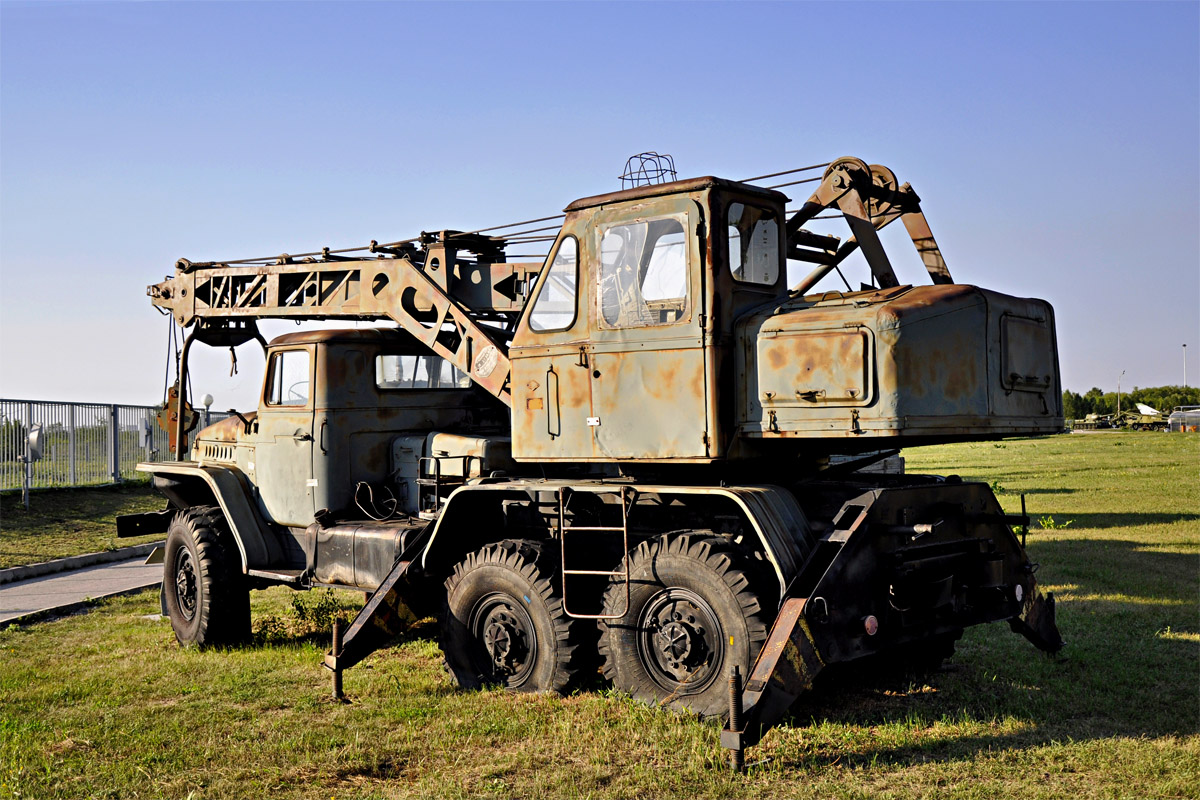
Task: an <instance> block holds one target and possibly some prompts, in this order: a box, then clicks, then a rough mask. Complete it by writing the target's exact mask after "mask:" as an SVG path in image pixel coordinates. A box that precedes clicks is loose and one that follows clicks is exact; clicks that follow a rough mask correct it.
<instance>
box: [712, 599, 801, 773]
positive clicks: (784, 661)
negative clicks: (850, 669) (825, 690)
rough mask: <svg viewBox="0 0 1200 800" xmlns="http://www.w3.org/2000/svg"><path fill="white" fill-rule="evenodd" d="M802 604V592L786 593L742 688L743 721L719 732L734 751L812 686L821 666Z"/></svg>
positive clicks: (756, 737)
mask: <svg viewBox="0 0 1200 800" xmlns="http://www.w3.org/2000/svg"><path fill="white" fill-rule="evenodd" d="M806 603H807V598H804V597H790V598H788V599H786V600H785V601H784V602H783V606H782V607H781V608H780V609H779V615H778V616H777V617H776V618H775V624H774V625H772V626H771V633H770V634H769V635H768V636H767V642H766V644H764V645H763V648H762V650H760V651H759V654H758V659H757V660H756V661H755V662H754V667H753V668H752V669H751V670H750V677H749V679H748V680H747V681H746V685H745V687H744V689H743V694H742V697H741V698H740V705H741V706H742V709H743V715H744V719H743V721H742V724H741V725H736V724H734V722H733V721H732V720H731V721H730V723H729V724H728V725H726V727H725V729H724V730H723V731H721V746H722V747H724V748H727V749H730V750H734V751H735V752H736V751H740V750H744V749H745V748H747V747H752V746H754V745H755V744H757V743H758V742H759V741H760V740H761V739H762V737H763V734H764V733H766V731H768V730H770V728H771V727H772V726H774V725H775V724H776V723H777V722H779V720H781V719H782V718H783V715H784V714H785V713H786V712H787V710H788V708H789V707H790V706H791V704H792V703H793V702H794V701H795V700H796V698H797V697H799V696H800V695H801V694H803V693H804V692H806V691H808V690H809V689H811V688H812V682H813V680H814V679H815V678H816V677H817V674H818V673H819V672H820V671H821V670H822V669H823V668H824V666H825V662H824V661H823V660H822V659H821V655H820V653H818V652H817V649H816V645H814V644H813V637H812V632H811V630H810V628H809V624H808V621H807V620H805V619H804V616H803V615H804V606H805V604H806Z"/></svg>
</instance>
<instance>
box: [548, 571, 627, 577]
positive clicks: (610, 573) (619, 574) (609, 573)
mask: <svg viewBox="0 0 1200 800" xmlns="http://www.w3.org/2000/svg"><path fill="white" fill-rule="evenodd" d="M562 574H563V575H607V576H608V577H610V578H624V577H625V570H611V569H564V570H562Z"/></svg>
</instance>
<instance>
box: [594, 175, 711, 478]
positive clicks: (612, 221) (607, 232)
mask: <svg viewBox="0 0 1200 800" xmlns="http://www.w3.org/2000/svg"><path fill="white" fill-rule="evenodd" d="M702 229H703V226H702V216H701V211H700V207H699V205H698V204H697V203H696V202H694V201H693V200H691V199H687V198H678V199H676V200H674V201H673V202H663V201H658V202H656V203H655V204H654V205H653V207H652V209H645V208H641V209H639V208H638V207H633V208H628V207H627V208H623V209H619V210H618V211H614V212H610V213H602V214H600V215H597V218H596V220H595V222H594V225H593V227H592V230H591V231H590V235H591V237H592V238H593V247H594V252H596V253H598V254H599V262H600V263H599V264H598V265H596V269H597V273H598V274H597V276H596V278H597V280H596V287H595V288H596V291H595V297H594V303H595V306H596V307H595V326H594V328H593V330H592V336H591V338H592V345H591V348H590V349H591V351H592V352H591V354H590V364H589V366H590V370H589V375H590V378H591V384H592V392H591V395H592V414H591V418H590V419H589V420H588V424H589V426H590V427H591V428H592V431H593V436H594V442H595V450H596V455H597V456H598V457H607V458H621V459H627V458H635V459H640V458H645V459H665V458H672V459H674V458H704V457H707V456H708V454H709V436H708V431H709V425H708V419H707V416H708V415H707V401H706V398H707V396H708V386H707V377H706V373H707V370H706V358H707V357H708V356H707V353H706V350H707V348H706V347H705V344H706V336H705V330H704V318H705V316H704V315H705V308H704V285H703V269H702V266H703V261H702V249H701V248H702V242H703V237H702V236H701V235H700V233H701V231H702Z"/></svg>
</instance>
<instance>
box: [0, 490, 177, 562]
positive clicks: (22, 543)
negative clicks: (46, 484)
mask: <svg viewBox="0 0 1200 800" xmlns="http://www.w3.org/2000/svg"><path fill="white" fill-rule="evenodd" d="M165 506H166V501H165V500H163V498H162V496H161V495H159V494H157V493H156V492H154V491H153V490H152V489H151V488H150V484H149V483H147V482H144V481H133V482H129V483H122V484H118V485H116V486H105V487H97V488H91V489H48V490H42V491H35V492H33V493H32V494H31V495H30V502H29V510H28V511H26V510H25V506H24V505H23V504H22V503H21V494H20V492H17V493H15V494H11V493H6V494H4V495H0V569H3V568H4V567H16V566H20V565H22V564H33V563H35V562H38V561H49V560H51V559H54V558H63V557H64V556H77V555H82V554H84V553H98V552H100V551H103V550H113V549H116V548H118V547H128V546H129V545H134V544H142V543H143V542H153V541H155V540H156V539H162V538H163V537H162V535H161V534H155V535H152V536H139V537H135V538H132V539H118V538H117V523H116V518H117V515H118V514H134V513H137V512H139V511H157V510H159V509H161V508H164V507H165Z"/></svg>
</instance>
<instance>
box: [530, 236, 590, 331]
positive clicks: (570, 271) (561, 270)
mask: <svg viewBox="0 0 1200 800" xmlns="http://www.w3.org/2000/svg"><path fill="white" fill-rule="evenodd" d="M578 256H579V243H578V242H576V241H575V237H574V236H568V237H566V238H565V239H563V240H562V244H560V245H559V246H558V252H557V253H556V254H555V256H554V263H552V264H551V265H550V272H549V274H547V275H546V280H545V281H544V282H543V283H542V291H541V292H540V293H539V294H538V298H537V300H536V301H535V302H534V304H533V310H532V311H530V312H529V327H530V328H533V329H534V330H535V331H562V330H566V329H567V328H569V327H571V325H572V324H573V323H574V322H575V306H576V302H575V300H576V293H577V291H578V288H579V257H578Z"/></svg>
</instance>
